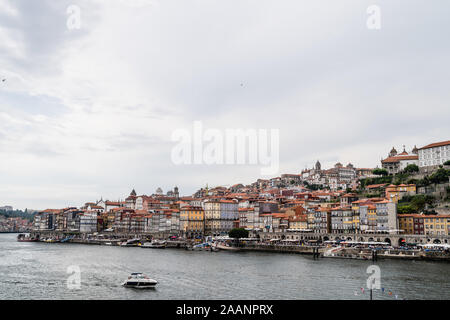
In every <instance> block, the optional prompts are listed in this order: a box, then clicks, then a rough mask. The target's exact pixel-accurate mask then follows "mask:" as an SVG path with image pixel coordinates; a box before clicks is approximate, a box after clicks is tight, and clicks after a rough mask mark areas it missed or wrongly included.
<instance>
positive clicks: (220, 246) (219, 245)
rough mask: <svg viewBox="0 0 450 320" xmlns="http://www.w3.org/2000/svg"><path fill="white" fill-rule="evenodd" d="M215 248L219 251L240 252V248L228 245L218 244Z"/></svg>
mask: <svg viewBox="0 0 450 320" xmlns="http://www.w3.org/2000/svg"><path fill="white" fill-rule="evenodd" d="M215 247H216V248H217V249H220V250H228V251H239V250H241V249H240V248H237V247H232V246H230V245H228V244H225V243H220V242H219V243H217V244H216V246H215Z"/></svg>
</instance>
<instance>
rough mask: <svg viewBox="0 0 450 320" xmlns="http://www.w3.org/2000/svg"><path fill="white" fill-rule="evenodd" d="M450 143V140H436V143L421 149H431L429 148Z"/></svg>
mask: <svg viewBox="0 0 450 320" xmlns="http://www.w3.org/2000/svg"><path fill="white" fill-rule="evenodd" d="M449 144H450V140H447V141H442V142H436V143H431V144H428V145H426V146H425V147H422V148H419V150H423V149H429V148H434V147H442V146H447V145H449Z"/></svg>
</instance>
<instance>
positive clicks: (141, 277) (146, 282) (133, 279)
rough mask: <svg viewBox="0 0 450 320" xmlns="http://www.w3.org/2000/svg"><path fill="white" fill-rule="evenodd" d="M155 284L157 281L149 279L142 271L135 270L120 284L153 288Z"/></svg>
mask: <svg viewBox="0 0 450 320" xmlns="http://www.w3.org/2000/svg"><path fill="white" fill-rule="evenodd" d="M157 284H158V281H156V280H153V279H150V278H149V277H148V276H146V275H145V274H143V273H140V272H135V273H132V274H131V275H130V276H129V277H128V279H127V280H126V281H125V282H124V283H123V284H122V285H123V286H124V287H127V288H135V289H147V288H154V287H155V286H156V285H157Z"/></svg>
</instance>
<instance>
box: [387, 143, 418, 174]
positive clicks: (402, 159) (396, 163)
mask: <svg viewBox="0 0 450 320" xmlns="http://www.w3.org/2000/svg"><path fill="white" fill-rule="evenodd" d="M417 152H418V150H417V148H416V147H414V149H413V150H412V151H411V152H410V153H408V152H406V150H405V146H403V152H402V153H400V154H397V150H396V149H395V148H394V147H392V150H391V152H389V155H388V157H387V158H386V159H383V160H381V167H382V168H383V169H386V170H387V172H388V173H389V174H397V173H399V172H401V171H403V169H405V168H406V167H407V166H408V165H410V164H415V165H419V156H418V154H417Z"/></svg>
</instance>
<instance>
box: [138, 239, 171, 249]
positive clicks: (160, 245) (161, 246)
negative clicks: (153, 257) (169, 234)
mask: <svg viewBox="0 0 450 320" xmlns="http://www.w3.org/2000/svg"><path fill="white" fill-rule="evenodd" d="M140 247H141V248H150V249H164V248H165V247H166V242H165V241H158V240H154V241H152V242H146V243H144V244H143V245H141V246H140Z"/></svg>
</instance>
